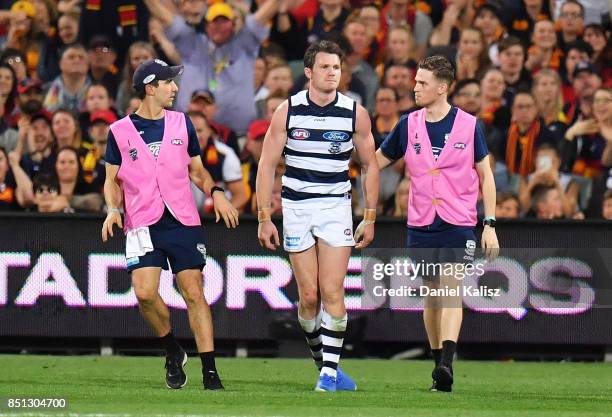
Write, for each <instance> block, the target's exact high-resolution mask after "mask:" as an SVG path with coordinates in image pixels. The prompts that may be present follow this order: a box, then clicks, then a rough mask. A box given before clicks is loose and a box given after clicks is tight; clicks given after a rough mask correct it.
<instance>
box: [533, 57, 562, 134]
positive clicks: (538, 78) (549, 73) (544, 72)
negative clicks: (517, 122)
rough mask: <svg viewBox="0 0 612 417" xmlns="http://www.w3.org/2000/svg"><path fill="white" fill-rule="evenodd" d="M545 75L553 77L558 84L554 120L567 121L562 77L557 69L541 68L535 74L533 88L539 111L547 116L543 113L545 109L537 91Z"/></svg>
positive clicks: (543, 115)
mask: <svg viewBox="0 0 612 417" xmlns="http://www.w3.org/2000/svg"><path fill="white" fill-rule="evenodd" d="M544 77H551V78H552V79H553V80H554V81H555V83H556V84H557V88H556V89H555V91H556V97H555V102H554V107H553V111H554V120H555V121H562V122H565V116H564V115H563V94H562V92H561V85H562V84H561V77H559V74H558V73H557V72H556V71H554V70H552V69H550V68H544V69H542V70H540V71H539V72H538V73H537V74H536V75H534V76H533V87H532V89H531V90H532V95H533V98H534V99H535V102H536V105H537V106H538V111H539V113H540V115H541V116H542V117H546V115H545V114H542V110H543V109H542V108H541V106H540V104H541V103H540V101H539V100H538V94H537V93H536V89H537V88H538V84H539V83H540V81H542V78H544Z"/></svg>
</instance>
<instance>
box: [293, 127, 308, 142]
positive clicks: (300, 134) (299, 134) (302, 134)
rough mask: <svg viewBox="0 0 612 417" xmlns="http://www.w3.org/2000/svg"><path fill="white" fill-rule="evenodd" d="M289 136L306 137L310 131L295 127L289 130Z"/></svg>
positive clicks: (295, 137) (294, 137)
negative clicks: (291, 130)
mask: <svg viewBox="0 0 612 417" xmlns="http://www.w3.org/2000/svg"><path fill="white" fill-rule="evenodd" d="M291 137H292V138H293V139H298V140H299V139H308V138H309V137H310V132H309V131H308V130H306V129H295V130H294V131H293V132H291Z"/></svg>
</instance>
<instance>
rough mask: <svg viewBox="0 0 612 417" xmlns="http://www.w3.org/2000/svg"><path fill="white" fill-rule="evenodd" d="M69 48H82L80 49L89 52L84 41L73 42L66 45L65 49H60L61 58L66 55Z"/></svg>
mask: <svg viewBox="0 0 612 417" xmlns="http://www.w3.org/2000/svg"><path fill="white" fill-rule="evenodd" d="M69 49H77V50H80V51H83V52H85V53H87V48H85V46H84V45H83V44H82V43H71V44H70V45H66V46H65V47H64V48H63V49H61V51H60V60H61V59H62V58H63V57H64V54H65V53H66V52H67V51H68V50H69Z"/></svg>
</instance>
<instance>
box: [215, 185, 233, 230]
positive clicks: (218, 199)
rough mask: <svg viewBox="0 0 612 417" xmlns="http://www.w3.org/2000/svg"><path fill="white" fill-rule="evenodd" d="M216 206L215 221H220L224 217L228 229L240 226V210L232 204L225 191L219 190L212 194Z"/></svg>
mask: <svg viewBox="0 0 612 417" xmlns="http://www.w3.org/2000/svg"><path fill="white" fill-rule="evenodd" d="M212 198H213V202H214V208H215V215H216V217H217V218H216V219H215V223H219V220H220V219H221V218H222V219H223V221H224V222H225V226H227V228H228V229H230V228H231V229H235V228H236V226H238V210H236V208H234V206H232V203H231V202H230V201H229V200H228V199H227V197H226V196H225V193H222V192H217V193H213V194H212Z"/></svg>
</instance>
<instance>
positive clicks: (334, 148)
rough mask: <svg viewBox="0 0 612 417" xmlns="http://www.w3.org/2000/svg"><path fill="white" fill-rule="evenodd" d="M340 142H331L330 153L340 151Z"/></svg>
mask: <svg viewBox="0 0 612 417" xmlns="http://www.w3.org/2000/svg"><path fill="white" fill-rule="evenodd" d="M340 150H341V148H340V144H339V143H330V144H329V153H331V154H337V153H340Z"/></svg>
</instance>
